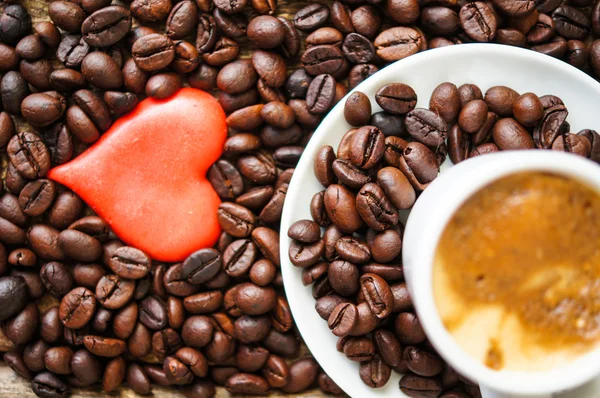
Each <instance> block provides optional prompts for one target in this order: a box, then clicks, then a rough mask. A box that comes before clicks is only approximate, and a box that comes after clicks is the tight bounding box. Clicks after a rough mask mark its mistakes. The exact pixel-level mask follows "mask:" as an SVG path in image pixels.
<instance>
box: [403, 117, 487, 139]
mask: <svg viewBox="0 0 600 398" xmlns="http://www.w3.org/2000/svg"><path fill="white" fill-rule="evenodd" d="M486 112H487V110H486ZM486 114H487V113H484V114H483V115H484V116H485V115H486ZM405 123H406V130H407V131H408V133H409V134H410V135H411V136H412V137H413V138H414V139H416V140H417V141H419V142H421V143H423V144H425V145H428V146H431V147H434V148H435V147H438V146H440V145H441V144H443V143H444V141H445V139H446V135H447V134H448V125H447V123H446V122H445V121H444V119H442V118H441V117H440V116H439V115H437V114H436V113H434V112H432V111H430V110H428V109H421V108H418V109H414V110H412V111H410V112H409V113H408V114H407V115H406V120H405Z"/></svg>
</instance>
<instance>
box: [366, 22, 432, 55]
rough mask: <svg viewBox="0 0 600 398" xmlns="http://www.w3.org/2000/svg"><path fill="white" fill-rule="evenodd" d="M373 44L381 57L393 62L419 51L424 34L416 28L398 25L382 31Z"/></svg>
mask: <svg viewBox="0 0 600 398" xmlns="http://www.w3.org/2000/svg"><path fill="white" fill-rule="evenodd" d="M373 44H374V45H375V50H376V53H377V55H378V56H379V57H381V59H383V60H384V61H387V62H393V61H398V60H400V59H403V58H406V57H408V56H411V55H413V54H416V53H417V52H419V51H420V50H421V47H422V46H423V36H422V35H421V34H420V33H419V32H418V31H416V30H415V29H412V28H407V27H404V26H398V27H394V28H389V29H387V30H384V31H383V32H381V33H380V34H379V36H377V37H376V38H375V42H374V43H373Z"/></svg>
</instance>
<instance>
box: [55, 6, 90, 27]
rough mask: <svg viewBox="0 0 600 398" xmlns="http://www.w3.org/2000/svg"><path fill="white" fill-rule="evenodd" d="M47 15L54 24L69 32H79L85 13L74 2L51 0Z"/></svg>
mask: <svg viewBox="0 0 600 398" xmlns="http://www.w3.org/2000/svg"><path fill="white" fill-rule="evenodd" d="M48 15H49V16H50V19H51V20H52V22H54V24H55V25H56V26H58V27H59V28H61V29H62V30H65V31H67V32H69V33H74V32H79V31H80V29H81V24H82V23H83V21H84V19H85V17H86V14H85V11H83V9H82V8H81V7H80V6H78V5H77V4H75V3H70V2H67V1H53V2H52V3H50V5H49V6H48Z"/></svg>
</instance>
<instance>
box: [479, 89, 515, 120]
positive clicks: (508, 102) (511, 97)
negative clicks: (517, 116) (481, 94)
mask: <svg viewBox="0 0 600 398" xmlns="http://www.w3.org/2000/svg"><path fill="white" fill-rule="evenodd" d="M517 98H519V94H518V93H517V92H516V91H514V90H513V89H511V88H509V87H506V86H495V87H492V88H490V89H489V90H488V91H486V93H485V98H484V100H485V102H486V103H487V105H488V107H489V110H490V111H492V112H494V113H496V114H497V115H498V116H503V117H509V116H512V114H513V113H512V112H513V106H514V103H515V101H516V100H517Z"/></svg>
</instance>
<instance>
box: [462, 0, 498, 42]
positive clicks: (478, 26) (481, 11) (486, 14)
mask: <svg viewBox="0 0 600 398" xmlns="http://www.w3.org/2000/svg"><path fill="white" fill-rule="evenodd" d="M459 18H460V24H461V26H462V28H463V29H464V31H465V33H466V34H467V36H469V37H470V38H471V39H473V40H475V41H478V42H490V41H492V40H493V39H494V37H495V35H496V28H497V21H496V16H495V15H494V11H493V10H492V9H491V8H490V7H489V6H488V5H487V4H486V3H483V2H480V1H476V2H473V3H467V4H465V5H464V6H463V7H462V8H461V9H460V13H459Z"/></svg>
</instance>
